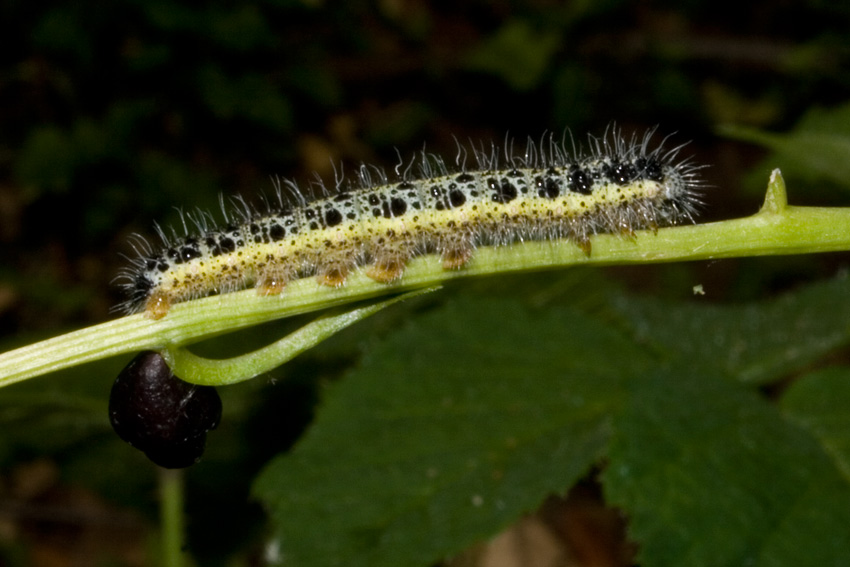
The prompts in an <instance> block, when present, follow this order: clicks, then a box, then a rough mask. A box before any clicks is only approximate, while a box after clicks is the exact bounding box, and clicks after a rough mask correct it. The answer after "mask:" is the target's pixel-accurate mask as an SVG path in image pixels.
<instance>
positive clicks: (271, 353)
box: [162, 287, 438, 386]
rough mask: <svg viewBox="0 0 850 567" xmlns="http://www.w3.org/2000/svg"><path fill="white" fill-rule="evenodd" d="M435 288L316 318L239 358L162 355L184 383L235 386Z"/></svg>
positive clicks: (178, 350)
mask: <svg viewBox="0 0 850 567" xmlns="http://www.w3.org/2000/svg"><path fill="white" fill-rule="evenodd" d="M436 289H438V288H434V287H431V288H427V289H423V290H416V291H412V292H409V293H405V294H404V295H401V296H399V297H394V298H392V299H389V300H387V301H382V302H380V303H375V304H374V305H369V306H367V307H361V308H359V309H354V310H352V311H348V312H346V313H343V314H342V315H333V316H325V317H320V318H319V319H317V320H315V321H313V322H312V323H308V324H307V325H304V326H303V327H301V328H300V329H298V330H297V331H295V332H294V333H292V334H290V335H287V336H286V337H284V338H282V339H280V340H279V341H277V342H274V343H272V344H270V345H268V346H266V347H263V348H261V349H258V350H255V351H254V352H250V353H248V354H243V355H242V356H234V357H233V358H228V359H225V360H213V359H209V358H203V357H200V356H198V355H196V354H192V353H191V352H189V351H188V350H186V349H185V348H182V347H169V348H167V349H165V350H164V351H163V352H162V356H163V357H164V358H165V361H166V362H167V363H168V367H169V368H170V369H171V372H173V373H174V375H175V376H179V377H180V379H181V380H183V381H184V382H191V383H192V384H200V385H202V386H225V385H228V384H236V383H238V382H243V381H245V380H249V379H251V378H254V377H255V376H259V375H260V374H264V373H266V372H268V371H269V370H272V369H273V368H277V367H278V366H280V365H282V364H283V363H285V362H288V361H289V360H291V359H293V358H295V357H296V356H298V355H299V354H301V353H302V352H304V351H305V350H307V349H310V348H312V347H314V346H315V345H317V344H319V343H320V342H322V341H324V340H325V339H327V338H328V337H330V336H332V335H334V334H336V333H338V332H339V331H341V330H343V329H345V328H346V327H348V326H349V325H353V324H354V323H356V322H358V321H362V320H363V319H365V318H366V317H369V316H370V315H374V314H375V313H377V312H378V311H380V310H382V309H384V308H386V307H389V306H390V305H392V304H394V303H397V302H399V301H402V300H405V299H410V298H411V297H414V296H417V295H421V294H423V293H428V292H431V291H434V290H436Z"/></svg>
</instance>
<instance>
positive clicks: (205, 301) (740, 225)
mask: <svg viewBox="0 0 850 567" xmlns="http://www.w3.org/2000/svg"><path fill="white" fill-rule="evenodd" d="M591 243H592V246H593V251H592V254H591V255H589V256H588V255H586V254H585V253H584V252H583V251H582V250H581V249H580V248H579V247H578V246H576V245H575V244H574V243H573V242H570V241H566V240H558V241H543V242H523V243H518V244H514V245H511V246H503V247H482V248H480V249H478V250H477V251H476V253H475V256H474V257H473V259H472V261H471V262H470V264H469V265H468V266H465V267H464V268H463V269H461V270H453V271H445V270H443V269H442V263H441V261H440V258H438V257H437V256H434V255H430V256H423V257H420V258H416V259H414V260H413V261H411V262H410V264H409V265H408V266H407V268H406V270H405V272H404V277H402V278H401V279H400V280H399V281H398V282H396V283H393V284H390V285H387V284H382V283H377V282H375V281H372V280H371V279H369V278H368V277H367V276H366V275H365V273H364V271H363V270H357V271H356V272H355V273H353V274H351V276H350V277H349V278H348V280H347V281H346V284H345V285H344V286H343V287H340V288H329V287H325V286H320V285H316V282H315V279H314V278H304V279H301V280H298V281H295V282H292V283H291V284H289V285H287V287H286V289H285V290H284V291H283V293H281V294H280V295H278V296H273V297H268V296H263V295H260V294H258V293H257V292H256V291H254V290H251V289H249V290H244V291H240V292H236V293H227V294H223V295H218V296H212V297H205V298H202V299H198V300H195V301H187V302H185V303H178V304H177V305H175V306H173V307H172V308H171V310H170V311H169V312H168V315H166V316H165V317H163V318H162V319H160V320H157V321H154V320H151V319H148V318H146V317H145V316H144V315H142V314H137V315H130V316H127V317H123V318H121V319H117V320H115V321H109V322H108V323H103V324H101V325H96V326H94V327H89V328H87V329H82V330H80V331H76V332H73V333H68V334H67V335H62V336H60V337H56V338H53V339H50V340H47V341H43V342H40V343H36V344H33V345H30V346H26V347H23V348H20V349H18V350H14V351H11V352H7V353H5V354H2V355H0V387H2V386H5V385H8V384H12V383H14V382H18V381H20V380H25V379H27V378H31V377H33V376H38V375H40V374H45V373H47V372H51V371H54V370H59V369H60V368H67V367H70V366H74V365H77V364H82V363H84V362H89V361H93V360H98V359H101V358H106V357H109V356H113V355H117V354H122V353H132V352H138V351H140V350H146V349H150V350H163V349H165V348H168V347H177V346H184V345H188V344H191V343H194V342H197V341H200V340H202V339H205V338H209V337H212V336H216V335H220V334H223V333H226V332H230V331H234V330H237V329H241V328H244V327H248V326H252V325H256V324H259V323H263V322H266V321H271V320H274V319H280V318H283V317H289V316H292V315H297V314H301V313H308V312H311V311H316V310H319V309H326V308H328V307H333V306H337V305H342V304H345V303H352V302H355V301H362V300H364V299H370V298H373V297H376V296H380V295H387V294H394V293H400V292H405V291H409V290H416V289H423V288H427V287H434V286H438V285H440V284H441V283H443V282H446V281H448V280H453V279H457V278H465V277H471V276H482V275H491V274H497V273H507V272H522V271H533V270H543V269H551V268H556V267H566V266H584V265H611V264H637V263H658V262H674V261H685V260H707V259H717V258H732V257H739V256H768V255H787V254H808V253H816V252H832V251H840V250H850V208H821V207H791V206H788V205H787V199H786V196H785V184H784V182H783V180H782V176H781V174H780V173H779V170H775V171H774V172H773V174H772V175H771V180H770V185H769V187H768V193H767V197H766V199H765V206H764V207H762V209H761V210H760V211H759V212H758V213H757V214H755V215H753V216H751V217H746V218H743V219H735V220H729V221H723V222H717V223H707V224H697V225H692V226H681V227H672V228H664V229H660V230H658V231H657V232H653V231H640V232H638V233H636V234H635V236H634V238H623V237H621V236H618V235H613V234H599V235H597V236H595V237H593V238H592V239H591Z"/></svg>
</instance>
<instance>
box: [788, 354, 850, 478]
mask: <svg viewBox="0 0 850 567" xmlns="http://www.w3.org/2000/svg"><path fill="white" fill-rule="evenodd" d="M781 407H782V410H783V411H784V412H785V414H786V415H787V416H788V418H789V419H791V420H792V421H794V422H795V423H798V424H799V425H800V426H802V427H803V428H804V429H806V430H807V431H810V432H811V433H812V435H814V436H815V437H816V438H817V439H818V440H819V441H820V442H821V444H822V445H823V447H824V449H825V450H826V452H827V453H829V455H830V456H831V457H832V458H833V460H834V462H835V464H836V466H837V467H838V468H839V469H840V470H841V472H842V474H843V475H844V479H845V480H847V481H850V411H848V408H850V368H847V367H837V368H828V369H825V370H821V371H819V372H815V373H812V374H809V375H807V376H804V377H802V378H800V379H798V380H797V381H796V382H794V384H792V385H791V387H790V388H788V391H787V392H785V395H784V396H783V397H782V400H781Z"/></svg>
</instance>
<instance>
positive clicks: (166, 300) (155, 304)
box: [145, 291, 171, 321]
mask: <svg viewBox="0 0 850 567" xmlns="http://www.w3.org/2000/svg"><path fill="white" fill-rule="evenodd" d="M169 309H171V298H170V297H169V296H168V294H167V293H165V292H163V291H155V292H153V293H152V294H151V296H150V297H148V300H147V301H146V302H145V317H147V318H148V319H153V320H154V321H158V320H159V319H162V318H163V317H165V316H166V315H167V314H168V311H169Z"/></svg>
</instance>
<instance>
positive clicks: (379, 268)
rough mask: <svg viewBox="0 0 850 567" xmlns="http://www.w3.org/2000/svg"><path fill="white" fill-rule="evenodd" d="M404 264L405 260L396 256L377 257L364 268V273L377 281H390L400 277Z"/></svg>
mask: <svg viewBox="0 0 850 567" xmlns="http://www.w3.org/2000/svg"><path fill="white" fill-rule="evenodd" d="M404 265H405V262H404V261H403V260H400V259H398V258H384V259H378V260H376V261H375V263H374V264H372V266H371V267H370V268H369V269H368V270H366V275H367V276H369V277H370V278H372V279H373V280H375V281H377V282H381V283H392V282H394V281H396V280H397V279H399V278H401V276H402V274H403V273H404Z"/></svg>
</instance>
